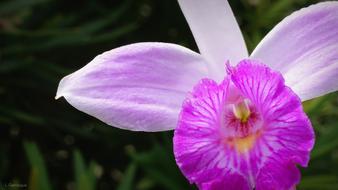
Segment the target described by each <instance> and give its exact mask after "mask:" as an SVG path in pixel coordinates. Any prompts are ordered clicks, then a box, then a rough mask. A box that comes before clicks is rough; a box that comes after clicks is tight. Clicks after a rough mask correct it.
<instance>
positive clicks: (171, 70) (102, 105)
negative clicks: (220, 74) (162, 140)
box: [57, 43, 207, 131]
mask: <svg viewBox="0 0 338 190" xmlns="http://www.w3.org/2000/svg"><path fill="white" fill-rule="evenodd" d="M206 75H207V68H206V66H205V62H204V60H203V59H202V57H201V56H200V55H199V54H197V53H195V52H193V51H190V50H189V49H186V48H183V47H181V46H178V45H173V44H166V43H138V44H132V45H128V46H123V47H120V48H116V49H113V50H111V51H108V52H105V53H103V54H101V55H99V56H97V57H96V58H95V59H94V60H93V61H91V62H90V63H89V64H88V65H86V66H85V67H83V68H82V69H80V70H78V71H76V72H74V73H72V74H70V75H68V76H66V77H65V78H63V79H62V80H61V82H60V84H59V88H58V92H57V98H58V97H61V96H63V97H65V98H66V100H67V101H68V102H69V103H70V104H71V105H73V106H74V107H75V108H77V109H79V110H80V111H83V112H85V113H87V114H89V115H92V116H94V117H96V118H98V119H100V120H101V121H103V122H105V123H107V124H109V125H112V126H114V127H118V128H122V129H128V130H135V131H163V130H169V129H173V128H175V127H176V123H177V118H178V114H179V110H180V107H181V104H182V102H183V100H184V97H185V96H186V92H187V91H189V90H190V89H191V88H192V87H193V85H194V84H195V83H196V82H197V81H198V80H199V79H200V78H201V77H203V76H206Z"/></svg>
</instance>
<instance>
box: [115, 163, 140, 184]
mask: <svg viewBox="0 0 338 190" xmlns="http://www.w3.org/2000/svg"><path fill="white" fill-rule="evenodd" d="M135 174H136V164H135V163H131V164H129V166H128V168H127V170H126V171H125V173H124V175H123V179H122V181H121V183H120V184H119V186H118V187H117V190H133V189H134V188H133V181H134V178H135Z"/></svg>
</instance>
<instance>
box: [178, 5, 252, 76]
mask: <svg viewBox="0 0 338 190" xmlns="http://www.w3.org/2000/svg"><path fill="white" fill-rule="evenodd" d="M178 2H179V4H180V6H181V9H182V11H183V13H184V16H185V18H186V19H187V21H188V24H189V26H190V29H191V31H192V33H193V35H194V37H195V40H196V43H197V45H198V48H199V50H200V52H201V54H202V55H203V56H204V57H205V58H206V59H207V60H208V62H209V69H210V71H211V75H212V76H211V78H212V79H214V80H217V81H221V80H222V79H223V78H224V75H225V71H224V63H225V62H226V61H227V60H230V62H231V63H232V64H237V63H238V62H239V61H240V60H241V59H243V58H247V57H248V53H247V49H246V46H245V42H244V39H243V36H242V34H241V31H240V29H239V27H238V24H237V22H236V18H235V17H234V15H233V13H232V11H231V8H230V5H229V3H228V1H227V0H178Z"/></svg>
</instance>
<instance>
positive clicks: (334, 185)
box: [297, 175, 338, 190]
mask: <svg viewBox="0 0 338 190" xmlns="http://www.w3.org/2000/svg"><path fill="white" fill-rule="evenodd" d="M297 189H300V190H303V189H304V190H318V189H320V190H333V189H338V176H334V175H315V176H305V177H303V179H302V181H301V183H300V184H299V185H298V187H297Z"/></svg>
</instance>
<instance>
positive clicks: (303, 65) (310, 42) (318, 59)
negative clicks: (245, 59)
mask: <svg viewBox="0 0 338 190" xmlns="http://www.w3.org/2000/svg"><path fill="white" fill-rule="evenodd" d="M251 57H252V58H254V59H259V60H260V61H262V62H263V63H265V64H267V65H269V66H270V67H271V68H272V69H274V70H277V71H280V72H281V73H282V74H283V75H284V78H285V82H286V84H287V85H288V86H289V87H291V88H292V90H293V91H294V92H296V93H297V94H298V96H299V97H300V98H301V99H302V100H303V101H305V100H308V99H311V98H315V97H318V96H321V95H324V94H327V93H329V92H333V91H336V90H337V89H338V2H336V1H335V2H333V1H332V2H324V3H319V4H316V5H312V6H310V7H307V8H304V9H301V10H299V11H297V12H295V13H293V14H292V15H290V16H288V17H286V18H285V19H284V20H283V21H282V22H280V23H279V24H278V25H277V26H276V27H275V28H274V29H273V30H272V31H271V32H270V33H269V34H268V35H267V36H266V37H265V38H264V39H263V40H262V42H261V43H260V44H259V45H258V46H257V48H256V49H255V51H254V52H253V53H252V56H251Z"/></svg>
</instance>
